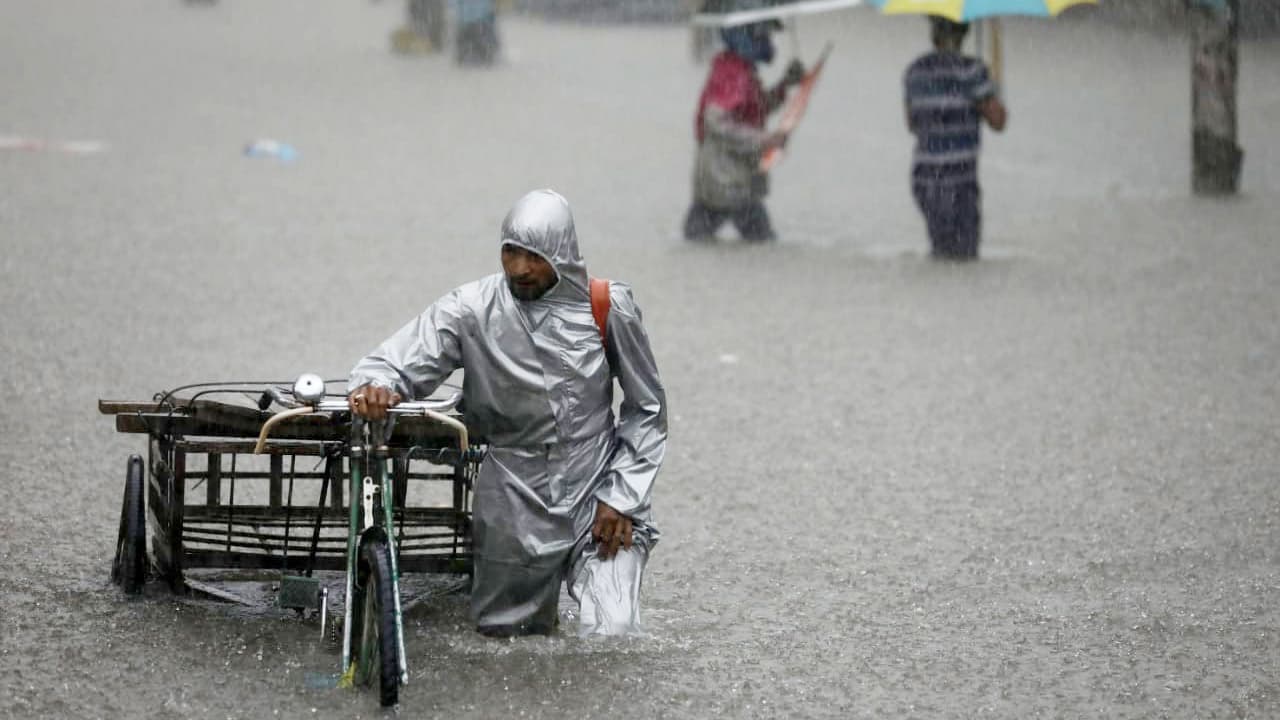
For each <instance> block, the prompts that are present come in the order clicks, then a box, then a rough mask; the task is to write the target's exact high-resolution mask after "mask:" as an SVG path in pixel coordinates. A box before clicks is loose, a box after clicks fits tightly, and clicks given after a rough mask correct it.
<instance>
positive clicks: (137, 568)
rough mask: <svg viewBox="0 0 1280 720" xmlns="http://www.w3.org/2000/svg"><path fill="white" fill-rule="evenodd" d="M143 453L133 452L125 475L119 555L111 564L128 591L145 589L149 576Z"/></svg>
mask: <svg viewBox="0 0 1280 720" xmlns="http://www.w3.org/2000/svg"><path fill="white" fill-rule="evenodd" d="M145 491H146V487H145V478H144V477H143V466H142V457H141V456H138V455H130V456H129V463H128V469H127V470H126V471H125V476H124V505H123V506H122V507H121V509H120V532H119V534H118V535H117V537H116V558H115V561H114V562H113V563H112V564H111V580H112V582H114V583H116V584H118V585H119V586H120V588H121V589H122V590H124V592H125V594H126V595H137V594H138V593H140V592H142V583H143V582H144V581H145V580H146V579H147V578H146V570H147V518H146V505H145V503H146V500H145Z"/></svg>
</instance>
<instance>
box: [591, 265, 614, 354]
mask: <svg viewBox="0 0 1280 720" xmlns="http://www.w3.org/2000/svg"><path fill="white" fill-rule="evenodd" d="M609 303H610V300H609V281H608V280H605V279H604V278H591V317H593V318H595V319H596V327H597V328H599V329H600V342H601V343H604V342H605V340H606V338H607V337H608V334H607V333H606V332H605V329H606V328H607V327H608V325H609Z"/></svg>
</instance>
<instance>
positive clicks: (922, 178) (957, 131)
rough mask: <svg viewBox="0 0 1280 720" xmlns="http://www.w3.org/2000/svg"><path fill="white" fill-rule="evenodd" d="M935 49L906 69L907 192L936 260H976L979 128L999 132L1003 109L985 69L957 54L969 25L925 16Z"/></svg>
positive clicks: (979, 218)
mask: <svg viewBox="0 0 1280 720" xmlns="http://www.w3.org/2000/svg"><path fill="white" fill-rule="evenodd" d="M930 25H931V27H932V31H933V46H934V51H933V52H931V53H928V54H926V55H924V56H922V57H920V58H919V59H917V60H916V61H915V62H913V63H912V64H911V67H909V68H907V73H906V77H905V80H904V85H905V89H906V104H907V127H908V128H909V129H910V130H911V133H912V134H913V135H915V136H916V149H915V158H914V164H913V168H912V172H911V185H912V192H913V193H914V195H915V198H916V203H917V204H918V205H919V206H920V211H921V212H922V213H924V219H925V224H926V225H927V226H928V228H929V241H930V243H931V244H932V246H933V256H934V257H935V258H940V259H947V260H974V259H977V257H978V243H979V241H980V239H981V225H982V211H981V207H980V203H981V191H980V190H979V188H978V149H979V147H980V144H981V123H982V121H983V120H985V121H986V122H987V124H988V125H990V126H991V128H992V129H993V130H995V131H997V132H999V131H1002V130H1004V126H1005V121H1006V120H1007V119H1008V111H1007V110H1005V107H1004V104H1003V103H1001V102H1000V99H999V97H997V95H996V86H995V84H994V83H993V82H992V81H991V77H990V74H989V73H988V71H987V66H986V65H985V64H983V62H982V61H981V60H978V59H976V58H971V57H966V56H964V55H962V54H961V53H960V46H961V44H962V43H963V42H964V37H965V35H966V34H967V33H968V31H969V24H968V23H956V22H952V21H950V20H947V19H945V18H941V17H937V16H934V17H931V18H930Z"/></svg>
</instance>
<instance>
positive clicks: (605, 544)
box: [591, 500, 631, 560]
mask: <svg viewBox="0 0 1280 720" xmlns="http://www.w3.org/2000/svg"><path fill="white" fill-rule="evenodd" d="M591 537H592V538H594V539H595V541H596V543H597V544H598V545H599V547H600V550H599V553H600V558H601V559H602V560H608V559H610V558H612V557H613V556H614V555H616V554H617V552H618V548H626V549H628V550H630V549H631V518H629V517H627V516H626V515H623V514H622V513H619V512H618V511H617V510H614V509H613V508H611V507H609V506H608V505H606V504H604V503H602V502H600V501H599V500H597V501H596V521H595V523H594V524H592V526H591Z"/></svg>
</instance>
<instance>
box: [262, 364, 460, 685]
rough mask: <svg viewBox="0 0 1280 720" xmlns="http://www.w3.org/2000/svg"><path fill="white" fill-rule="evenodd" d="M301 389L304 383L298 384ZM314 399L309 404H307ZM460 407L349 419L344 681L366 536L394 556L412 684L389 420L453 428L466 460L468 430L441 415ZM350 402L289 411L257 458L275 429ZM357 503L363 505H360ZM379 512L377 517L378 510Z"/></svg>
mask: <svg viewBox="0 0 1280 720" xmlns="http://www.w3.org/2000/svg"><path fill="white" fill-rule="evenodd" d="M299 383H301V380H300V381H299ZM308 399H310V398H308ZM456 403H457V396H455V397H453V398H450V399H448V400H445V401H442V402H406V403H401V404H400V405H397V406H396V407H393V408H390V409H389V410H388V415H389V418H388V420H378V421H367V420H365V419H363V418H360V417H359V416H353V417H352V419H351V433H350V436H349V437H350V439H349V460H348V469H349V478H348V480H349V493H350V494H349V495H348V497H350V498H351V502H350V512H349V515H348V519H347V562H346V573H347V578H346V603H345V605H346V607H345V609H344V612H343V614H344V622H343V638H342V665H341V668H342V677H349V673H351V672H352V671H353V667H352V659H351V656H352V641H353V635H354V633H355V632H357V631H358V629H357V628H354V627H352V615H353V611H354V608H353V603H352V600H351V598H352V597H353V595H354V590H355V581H356V577H357V573H358V567H357V564H358V562H359V560H358V558H359V554H360V548H361V546H362V544H363V543H364V542H365V538H366V536H372V535H373V534H380V535H381V537H382V539H384V540H385V541H386V543H387V547H388V549H389V551H390V553H389V554H390V558H389V560H390V569H391V587H392V598H393V601H394V616H395V632H396V649H397V652H398V654H399V674H400V684H401V685H405V684H407V683H408V681H409V667H408V660H407V658H406V653H405V645H404V621H403V611H402V605H401V599H400V566H399V552H398V549H397V547H396V540H395V533H394V532H393V531H392V529H393V528H394V527H395V521H394V507H393V502H392V501H391V498H394V497H395V494H394V488H393V487H392V479H391V475H390V473H388V471H387V462H388V461H389V460H390V450H389V448H388V447H387V444H386V440H385V438H386V432H387V429H388V423H389V422H390V421H391V420H390V419H391V418H394V417H395V416H402V415H426V416H428V417H431V418H432V419H434V420H437V421H439V422H441V423H443V424H445V425H447V426H449V427H450V428H452V429H453V430H454V431H455V432H456V433H457V435H458V447H459V449H460V450H461V451H462V453H463V454H464V455H465V454H466V452H467V448H468V444H469V438H468V434H467V428H466V426H465V425H463V424H462V423H461V422H460V421H458V420H457V419H456V418H453V417H450V416H448V415H445V414H443V412H441V411H443V410H448V409H451V408H452V407H453V406H454V405H455V404H456ZM347 411H349V407H348V405H347V401H346V400H323V399H319V398H315V399H310V404H308V405H304V406H302V407H297V408H293V409H290V410H285V411H283V412H280V413H277V414H276V415H274V416H272V417H271V418H270V419H269V420H267V421H266V422H265V423H263V426H262V430H261V432H260V434H259V436H258V444H257V446H256V448H255V452H262V449H263V447H264V446H265V444H266V440H267V437H268V436H269V435H270V432H271V428H272V427H273V426H274V425H275V424H277V423H278V422H280V421H282V420H284V419H286V418H289V417H294V416H297V415H305V414H309V413H314V412H330V413H335V412H347ZM357 498H359V500H357ZM379 506H380V508H381V512H380V513H379V512H377V510H378V508H379Z"/></svg>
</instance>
